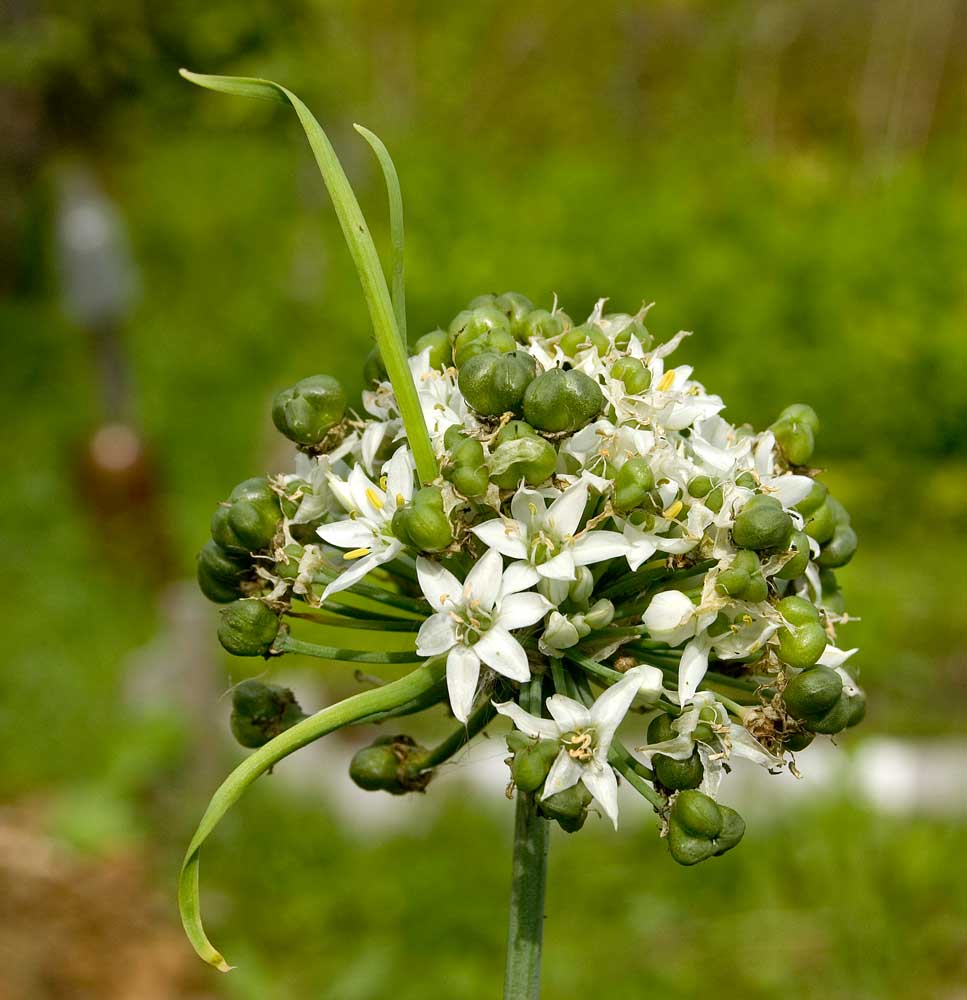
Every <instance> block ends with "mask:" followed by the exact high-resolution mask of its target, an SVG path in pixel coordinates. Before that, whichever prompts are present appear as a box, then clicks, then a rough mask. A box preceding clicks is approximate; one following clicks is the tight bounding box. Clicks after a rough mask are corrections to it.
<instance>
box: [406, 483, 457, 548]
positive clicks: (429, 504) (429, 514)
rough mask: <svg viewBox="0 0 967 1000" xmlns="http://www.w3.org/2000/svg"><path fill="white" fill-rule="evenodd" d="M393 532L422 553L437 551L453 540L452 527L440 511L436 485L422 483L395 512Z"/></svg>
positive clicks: (440, 498)
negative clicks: (408, 501)
mask: <svg viewBox="0 0 967 1000" xmlns="http://www.w3.org/2000/svg"><path fill="white" fill-rule="evenodd" d="M393 534H394V535H396V537H397V538H398V539H399V540H400V541H401V542H403V543H404V544H406V545H411V546H413V547H414V548H417V549H420V550H421V551H423V552H439V551H441V550H442V549H445V548H446V547H447V546H448V545H449V544H450V543H451V542H452V541H453V529H452V527H451V526H450V520H449V518H448V517H447V515H446V513H445V512H444V510H443V494H442V493H441V492H440V489H439V487H437V486H424V487H423V489H421V490H418V491H417V493H416V495H415V496H414V497H413V499H412V500H411V501H410V503H408V504H407V505H406V506H404V507H400V508H399V510H397V511H396V513H395V514H394V515H393Z"/></svg>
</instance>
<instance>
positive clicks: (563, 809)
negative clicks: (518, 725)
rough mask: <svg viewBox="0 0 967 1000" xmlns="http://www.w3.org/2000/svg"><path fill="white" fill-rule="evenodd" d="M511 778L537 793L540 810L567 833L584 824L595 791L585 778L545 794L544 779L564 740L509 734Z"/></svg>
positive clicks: (533, 793)
mask: <svg viewBox="0 0 967 1000" xmlns="http://www.w3.org/2000/svg"><path fill="white" fill-rule="evenodd" d="M507 747H508V749H509V750H510V751H511V753H512V754H513V756H511V757H509V758H508V761H507V762H508V764H509V765H510V774H511V779H512V780H513V783H514V785H515V786H516V787H517V789H518V790H519V791H520V792H523V793H526V794H531V795H534V796H535V797H536V800H537V808H538V811H539V812H540V814H541V815H542V816H543V817H544V818H545V819H549V820H553V821H554V822H555V823H557V825H558V826H559V827H560V828H561V829H562V830H564V831H565V832H566V833H576V832H577V831H578V830H580V829H581V827H582V826H584V822H585V820H586V819H587V817H588V806H590V805H591V802H592V796H591V793H590V792H589V791H588V790H587V788H585V786H584V784H583V783H582V782H578V783H577V784H576V785H572V786H571V787H570V788H565V789H564V790H563V791H560V792H555V793H554V794H553V795H548V796H544V795H543V794H542V792H543V788H544V782H545V781H546V779H547V775H548V774H549V773H550V770H551V767H552V765H553V764H554V761H555V760H556V759H557V756H558V754H559V753H560V752H561V742H560V740H552V739H536V738H533V737H530V736H526V735H525V734H524V733H521V732H518V731H516V730H515V731H513V732H510V733H508V734H507Z"/></svg>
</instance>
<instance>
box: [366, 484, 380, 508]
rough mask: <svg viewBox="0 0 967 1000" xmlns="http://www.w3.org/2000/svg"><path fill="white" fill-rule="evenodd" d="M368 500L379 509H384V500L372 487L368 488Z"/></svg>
mask: <svg viewBox="0 0 967 1000" xmlns="http://www.w3.org/2000/svg"><path fill="white" fill-rule="evenodd" d="M366 499H367V500H369V502H370V503H371V504H372V505H373V506H374V507H375V508H376V509H377V510H382V509H383V503H384V501H383V498H382V497H381V496H380V495H379V494H378V493H377V492H376V490H374V489H373V488H372V486H367V487H366Z"/></svg>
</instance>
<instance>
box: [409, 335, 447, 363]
mask: <svg viewBox="0 0 967 1000" xmlns="http://www.w3.org/2000/svg"><path fill="white" fill-rule="evenodd" d="M427 348H429V349H430V367H431V368H449V367H450V365H452V364H453V348H452V346H451V344H450V335H449V334H448V333H447V332H446V330H431V331H430V333H424V334H423V336H422V337H420V338H419V339H418V340H417V341H416V343H415V344H414V345H413V347H412V349H411V350H410V353H411V354H414V355H415V354H422V353H423V351H425V350H426V349H427Z"/></svg>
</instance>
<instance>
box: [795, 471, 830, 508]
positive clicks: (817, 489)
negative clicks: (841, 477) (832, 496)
mask: <svg viewBox="0 0 967 1000" xmlns="http://www.w3.org/2000/svg"><path fill="white" fill-rule="evenodd" d="M828 496H829V489H828V488H827V486H826V485H825V483H821V482H820V481H819V480H818V479H814V480H813V486H812V489H811V490H810V491H809V492H808V493H807V494H806V496H805V497H803V499H802V500H800V501H799V503H797V504H796V510H798V511H799V513H800V514H802V516H803V517H809V515H810V514H813V513H815V512H816V511H817V510H819V508H820V506H821V505H822V504H823V502H824V501H825V499H826V497H828Z"/></svg>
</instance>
